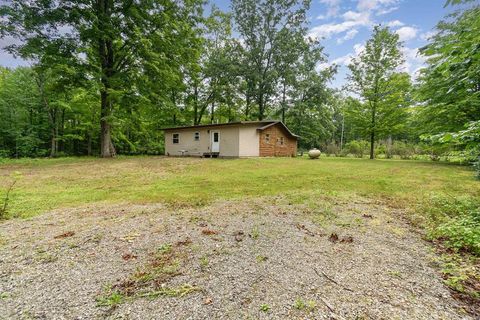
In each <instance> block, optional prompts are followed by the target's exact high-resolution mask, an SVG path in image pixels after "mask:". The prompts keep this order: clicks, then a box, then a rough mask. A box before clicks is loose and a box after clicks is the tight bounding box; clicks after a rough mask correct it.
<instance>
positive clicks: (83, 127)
mask: <svg viewBox="0 0 480 320" xmlns="http://www.w3.org/2000/svg"><path fill="white" fill-rule="evenodd" d="M458 2H462V1H449V2H448V3H447V4H446V5H456V4H457V3H458ZM466 2H469V1H466ZM309 8H310V1H304V0H276V1H273V0H261V1H255V0H232V2H231V6H230V10H229V11H227V12H224V11H222V10H220V9H219V8H217V7H215V6H211V5H208V4H206V3H204V1H201V0H183V1H174V0H158V1H151V0H139V1H132V0H121V1H120V0H115V1H114V0H68V1H53V0H32V1H29V2H25V1H21V0H9V1H6V2H5V4H4V5H2V6H1V7H0V17H1V19H0V35H1V36H2V37H9V38H13V39H16V42H14V44H12V45H10V46H8V47H7V48H6V50H8V51H9V52H10V53H13V54H14V55H16V56H19V57H21V58H23V59H25V60H28V61H30V63H31V66H30V67H18V68H15V69H7V68H1V69H0V156H4V157H28V156H59V155H93V154H99V155H100V156H102V157H111V156H114V155H115V154H116V153H122V154H145V153H153V154H158V153H162V151H163V138H162V132H161V130H160V129H161V128H162V127H165V126H172V125H186V124H189V125H191V124H202V123H215V122H228V121H238V120H263V119H279V120H282V121H284V122H285V123H286V124H287V125H288V126H289V127H290V128H291V129H292V130H293V131H294V132H295V133H297V134H299V135H300V136H301V140H300V147H301V148H310V147H319V146H322V147H325V146H328V145H332V144H333V145H340V146H342V145H343V144H344V143H345V141H351V140H357V139H365V140H368V141H369V142H370V157H371V158H373V157H374V147H375V144H376V143H378V141H380V140H382V139H390V140H391V139H393V140H401V141H410V142H419V141H423V142H425V143H430V144H432V145H434V144H446V143H447V144H454V145H456V146H458V147H459V148H462V149H466V148H469V150H476V149H478V140H479V135H480V134H479V127H480V125H479V120H480V111H479V110H480V104H479V101H480V97H479V92H480V81H479V79H480V76H479V74H480V57H479V52H480V50H479V48H478V43H480V36H479V35H480V25H479V24H480V22H479V21H480V13H479V10H480V9H479V7H478V5H470V6H468V8H463V7H462V8H461V10H460V9H459V10H458V11H457V12H455V13H454V14H452V15H449V16H447V17H445V19H444V20H443V21H441V22H439V23H438V25H437V27H436V34H435V35H434V36H433V37H432V38H431V39H430V40H429V43H428V45H427V46H425V47H424V48H422V49H421V54H422V55H424V56H425V57H426V58H427V63H426V67H425V68H424V69H423V70H422V71H421V75H420V77H419V79H418V80H417V81H413V80H412V79H411V78H410V75H409V74H407V73H405V72H401V69H400V66H401V65H402V63H403V61H404V57H403V55H402V50H401V48H402V43H401V42H400V41H399V38H398V35H396V34H395V33H394V32H393V31H392V30H390V29H389V28H388V27H383V26H380V25H378V26H375V27H374V28H373V31H372V35H371V38H370V39H369V40H368V41H367V43H366V45H365V49H364V50H362V52H360V54H359V55H358V56H357V57H355V58H353V59H352V61H351V63H350V65H349V76H348V79H347V85H346V86H345V88H343V90H338V89H333V88H331V87H330V84H329V82H330V81H331V80H332V79H333V77H334V76H335V73H336V66H328V67H320V66H325V65H328V64H327V56H326V54H325V52H324V49H323V47H322V45H321V43H320V41H319V40H318V39H312V38H310V37H309V36H308V18H307V13H308V10H309ZM459 8H460V7H459ZM474 152H477V151H474Z"/></svg>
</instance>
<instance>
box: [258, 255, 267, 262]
mask: <svg viewBox="0 0 480 320" xmlns="http://www.w3.org/2000/svg"><path fill="white" fill-rule="evenodd" d="M256 259H257V262H259V263H260V262H265V261H267V259H268V257H265V256H262V255H258V256H257V257H256Z"/></svg>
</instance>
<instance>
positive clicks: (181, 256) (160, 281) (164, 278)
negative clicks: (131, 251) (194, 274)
mask: <svg viewBox="0 0 480 320" xmlns="http://www.w3.org/2000/svg"><path fill="white" fill-rule="evenodd" d="M190 242H191V241H190ZM190 242H189V243H190ZM186 248H188V247H187V246H186V245H184V244H183V242H179V243H177V244H175V245H172V244H170V243H165V244H162V245H161V246H160V247H158V248H157V249H156V250H155V251H154V252H152V253H151V260H150V261H149V262H148V263H147V264H146V265H144V266H143V267H140V268H138V269H137V270H136V271H135V272H134V273H133V274H131V275H130V276H129V277H127V278H126V279H124V280H121V281H119V282H117V283H116V284H114V285H113V286H111V287H110V288H109V289H108V290H107V294H104V295H103V296H101V297H100V298H98V299H97V301H100V302H101V303H99V305H100V306H110V307H111V306H113V305H115V304H118V303H122V302H123V301H124V300H125V299H126V298H129V299H130V298H139V297H149V298H155V297H159V296H168V297H183V296H185V295H186V294H189V293H191V292H194V291H198V290H199V288H197V287H195V286H192V285H189V284H185V285H182V286H180V287H173V288H169V287H167V286H166V283H167V282H168V281H169V280H170V279H172V278H173V277H176V276H177V275H180V274H181V273H182V271H181V268H182V266H183V264H184V262H185V261H186V260H187V254H186V252H185V249H186Z"/></svg>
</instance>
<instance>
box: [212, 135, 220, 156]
mask: <svg viewBox="0 0 480 320" xmlns="http://www.w3.org/2000/svg"><path fill="white" fill-rule="evenodd" d="M212 152H220V132H218V131H212Z"/></svg>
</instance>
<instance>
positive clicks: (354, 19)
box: [308, 11, 371, 39]
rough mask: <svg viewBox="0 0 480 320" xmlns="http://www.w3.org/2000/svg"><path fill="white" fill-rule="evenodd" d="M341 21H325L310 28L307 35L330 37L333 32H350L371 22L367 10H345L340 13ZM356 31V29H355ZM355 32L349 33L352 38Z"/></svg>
mask: <svg viewBox="0 0 480 320" xmlns="http://www.w3.org/2000/svg"><path fill="white" fill-rule="evenodd" d="M342 19H343V22H339V23H326V24H322V25H319V26H316V27H314V28H312V29H311V30H310V32H309V34H308V35H309V36H310V37H312V38H327V39H328V38H330V37H332V36H333V35H335V34H340V33H343V32H347V33H348V32H351V31H352V30H354V29H355V28H356V27H359V26H369V25H370V24H371V21H370V14H369V13H368V12H354V11H347V12H345V13H344V14H343V15H342ZM357 32H358V31H357ZM357 32H355V34H353V35H352V34H350V35H351V36H352V37H351V38H350V39H352V38H353V36H355V35H356V33H357Z"/></svg>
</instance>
